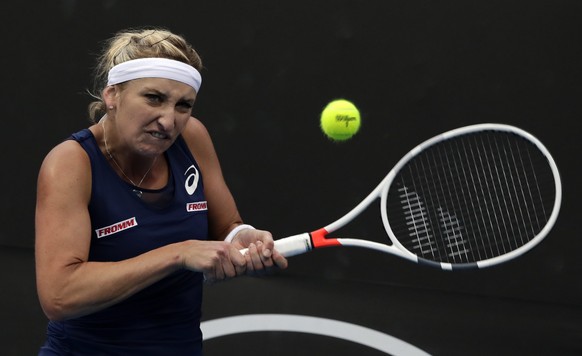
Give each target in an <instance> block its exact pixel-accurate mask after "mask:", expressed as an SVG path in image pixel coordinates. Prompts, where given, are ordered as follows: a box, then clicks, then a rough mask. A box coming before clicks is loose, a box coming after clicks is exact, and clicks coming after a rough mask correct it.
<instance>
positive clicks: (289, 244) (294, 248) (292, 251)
mask: <svg viewBox="0 0 582 356" xmlns="http://www.w3.org/2000/svg"><path fill="white" fill-rule="evenodd" d="M311 249H312V247H311V237H310V236H309V234H308V233H306V232H305V233H303V234H299V235H293V236H289V237H285V238H284V239H280V240H276V241H275V250H277V251H278V252H279V253H280V254H282V255H283V256H285V257H291V256H295V255H299V254H302V253H305V252H308V251H310V250H311ZM247 250H248V249H247V248H245V249H242V250H240V253H242V254H243V255H244V254H245V253H247Z"/></svg>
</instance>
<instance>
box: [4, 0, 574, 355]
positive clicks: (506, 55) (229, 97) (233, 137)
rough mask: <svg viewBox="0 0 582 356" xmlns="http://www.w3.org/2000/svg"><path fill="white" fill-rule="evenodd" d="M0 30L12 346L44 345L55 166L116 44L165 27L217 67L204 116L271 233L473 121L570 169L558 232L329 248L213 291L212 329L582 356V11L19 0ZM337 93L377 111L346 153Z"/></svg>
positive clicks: (333, 348) (462, 3)
mask: <svg viewBox="0 0 582 356" xmlns="http://www.w3.org/2000/svg"><path fill="white" fill-rule="evenodd" d="M0 20H1V21H0V23H1V25H0V26H2V30H3V31H2V33H3V36H2V37H3V41H2V45H1V47H0V48H1V51H2V52H1V53H2V57H3V58H2V63H3V70H2V72H3V74H2V78H3V80H2V85H1V86H0V94H1V97H2V99H3V100H2V102H3V104H4V105H3V120H2V126H3V127H2V129H3V133H4V135H3V139H2V140H0V158H1V162H2V166H3V167H4V168H3V170H2V174H1V175H0V177H1V185H0V186H1V187H2V195H3V197H2V199H0V209H1V214H0V219H1V220H0V261H1V262H0V266H1V267H2V268H0V280H1V281H2V285H3V286H4V287H3V288H2V290H1V291H0V295H1V297H0V320H2V324H1V326H0V341H1V344H2V345H4V346H3V350H2V351H0V353H2V354H5V355H32V354H35V353H36V352H37V350H38V347H39V345H40V344H41V343H42V341H43V338H44V329H45V327H46V318H45V317H44V315H43V314H42V311H41V310H40V307H39V304H38V301H37V298H36V294H35V293H36V291H35V286H34V256H33V243H34V225H33V224H34V204H35V187H36V174H37V172H38V168H39V166H40V163H41V161H42V159H43V157H44V156H45V155H46V153H47V152H48V151H49V150H50V149H51V148H52V147H53V146H54V145H55V144H57V143H58V142H60V141H61V140H62V139H63V138H65V137H67V136H68V135H69V134H70V133H72V132H74V131H76V130H79V129H81V128H84V127H86V126H87V125H88V120H87V115H86V106H87V104H88V103H89V101H90V98H89V96H88V95H87V94H86V93H85V90H86V89H87V88H89V87H90V85H91V79H92V78H91V74H92V66H93V65H94V58H95V55H96V54H97V53H98V52H99V50H100V48H101V43H102V41H103V40H105V39H107V38H109V37H110V36H111V35H112V34H113V33H114V32H116V31H118V30H120V29H123V28H127V27H133V26H164V27H168V28H169V29H171V30H172V31H174V32H176V33H180V34H183V35H184V36H185V37H186V38H187V39H188V40H189V41H190V42H192V43H193V44H194V46H195V48H196V49H197V50H198V51H199V53H200V55H201V56H202V58H203V60H204V63H205V67H206V68H205V70H204V71H203V78H204V83H203V86H202V89H201V91H200V95H199V97H198V101H197V104H196V106H195V108H194V113H195V116H197V117H198V118H200V119H201V120H202V121H203V122H204V123H205V124H206V126H207V127H208V129H209V131H210V133H211V134H212V136H213V138H214V143H215V145H216V149H217V151H218V153H219V156H220V158H221V162H222V166H223V170H224V174H225V176H226V179H227V182H228V183H229V185H230V188H231V190H232V192H233V194H234V195H235V197H236V199H237V201H238V205H239V209H240V211H241V213H242V215H243V217H244V218H245V220H246V222H248V223H250V224H252V225H254V226H256V227H260V228H264V229H269V230H271V231H272V232H273V233H274V235H276V236H281V237H282V236H285V235H289V234H296V233H299V232H303V231H309V230H313V229H315V228H319V227H320V226H322V225H325V224H327V223H329V222H331V221H333V220H335V219H336V218H338V217H340V216H342V215H343V214H345V213H346V212H347V211H348V210H349V209H350V208H351V207H353V206H354V205H355V204H357V203H358V202H359V201H361V200H362V199H363V198H364V197H365V196H366V195H367V194H368V193H369V192H370V191H371V190H372V189H373V188H374V187H375V186H376V185H377V184H378V183H379V181H380V180H381V179H382V178H383V177H384V175H385V174H386V173H387V172H388V171H389V169H390V168H391V167H392V166H393V165H394V164H395V163H396V162H397V161H398V159H399V158H400V157H401V156H402V155H404V154H405V153H406V152H407V151H408V150H409V149H411V148H412V147H414V146H415V145H416V144H418V143H420V142H421V141H424V140H425V139H428V138H430V137H432V136H433V135H436V134H438V133H441V132H443V131H446V130H449V129H453V128H456V127H459V126H464V125H469V124H474V123H481V122H499V123H505V124H511V125H515V126H519V127H521V128H523V129H525V130H527V131H529V132H531V133H532V134H534V135H535V136H537V137H538V138H539V139H540V140H541V141H542V142H544V144H545V145H546V146H547V147H548V149H549V150H550V152H552V154H553V156H554V158H555V160H556V162H557V164H558V166H559V168H560V172H561V175H562V183H563V191H564V197H563V203H562V209H561V214H560V217H559V219H558V221H557V224H556V226H555V227H554V229H553V230H552V232H551V234H550V235H549V237H548V238H547V239H546V240H545V241H543V242H542V244H541V245H539V246H537V247H536V248H535V249H534V250H532V251H531V252H529V253H528V254H526V255H525V256H523V257H521V258H519V259H517V260H514V261H511V262H509V263H507V264H504V265H501V266H498V267H493V268H491V269H487V270H483V271H463V272H459V273H457V272H454V273H450V272H442V271H437V270H433V269H430V268H428V267H422V266H417V265H415V264H411V263H409V262H407V261H403V260H401V259H398V258H396V257H392V256H388V255H384V254H380V253H377V252H370V251H362V250H359V249H333V248H330V249H327V250H322V251H314V252H312V253H310V254H307V255H302V256H297V257H294V258H292V259H291V260H290V264H291V265H290V268H289V269H288V270H286V271H284V272H280V273H277V274H275V275H273V276H270V277H267V278H261V279H258V278H242V279H239V280H235V281H230V282H227V283H223V284H219V285H216V286H212V287H209V288H207V290H206V300H205V315H204V320H211V319H215V318H219V317H226V316H232V315H242V314H254V313H280V314H300V315H310V316H319V317H323V318H328V319H334V320H341V321H346V322H350V323H354V324H356V325H362V326H366V327H369V328H372V329H375V330H378V331H381V332H383V333H386V334H389V335H393V336H395V337H397V338H400V339H402V340H404V341H406V342H409V343H411V344H414V345H416V346H417V347H419V348H421V349H423V350H425V351H426V352H428V353H431V354H434V355H467V354H472V355H505V354H507V355H522V354H523V355H526V354H527V355H531V354H537V355H558V354H559V355H574V354H582V322H581V321H582V309H581V308H582V278H581V273H582V262H580V250H581V249H582V242H581V239H580V237H579V235H578V234H579V231H578V230H579V229H578V228H577V226H578V225H577V223H576V221H577V220H578V208H577V203H578V201H579V200H580V197H581V194H580V187H579V185H578V182H579V181H580V180H581V178H582V177H581V171H580V168H579V162H580V159H579V157H578V156H579V151H580V143H579V140H580V138H579V130H580V128H581V127H582V124H580V119H579V118H580V116H581V114H582V105H581V104H580V100H579V98H580V95H581V94H582V90H581V83H582V70H581V66H580V64H581V63H582V38H581V37H582V36H581V35H582V28H581V27H582V21H581V20H582V3H581V2H579V1H560V0H555V1H551V2H550V1H541V0H531V1H466V0H458V1H428V0H406V1H404V0H402V1H401V0H394V1H380V0H378V1H355V0H353V1H347V0H344V1H329V0H319V1H305V0H299V1H298V0H295V1H258V0H254V1H224V0H223V1H165V2H158V1H149V0H145V1H144V0H142V1H116V0H103V1H91V2H83V1H75V0H61V1H44V2H40V1H39V2H34V3H32V2H27V1H20V2H14V1H11V2H6V3H4V4H3V9H2V13H1V15H0ZM335 98H346V99H349V100H352V101H353V102H354V103H355V104H356V105H357V106H358V107H359V108H360V110H361V113H362V117H363V122H362V127H361V130H360V132H359V133H358V134H357V135H356V136H355V137H354V138H353V139H352V140H350V141H348V142H345V143H341V144H338V143H333V142H330V141H329V140H327V139H326V138H325V137H323V135H322V133H321V132H320V130H319V127H318V125H319V113H320V112H321V110H322V109H323V107H324V106H325V104H326V103H327V102H329V101H330V100H332V99H335ZM358 221H359V223H358V224H357V226H353V227H351V228H350V229H352V230H351V231H350V232H351V233H353V234H357V235H359V236H364V237H371V236H381V234H382V230H381V227H380V226H379V225H380V220H379V217H378V214H377V212H376V210H375V209H371V211H370V212H367V213H366V214H364V215H363V216H362V217H361V219H360V220H358ZM206 349H207V354H208V355H210V356H211V355H224V354H227V353H232V352H237V354H239V355H255V354H256V353H257V352H261V353H263V354H265V353H266V354H275V353H277V354H279V355H295V354H300V353H301V354H304V355H319V354H336V355H352V354H355V353H359V354H360V355H378V354H382V353H380V352H378V351H374V350H372V349H369V348H365V347H362V346H358V345H356V344H353V343H350V342H348V341H345V340H339V339H333V338H318V337H316V336H314V335H308V334H301V333H285V332H262V333H248V334H237V335H231V336H227V337H222V338H217V339H213V340H210V341H208V342H207V344H206Z"/></svg>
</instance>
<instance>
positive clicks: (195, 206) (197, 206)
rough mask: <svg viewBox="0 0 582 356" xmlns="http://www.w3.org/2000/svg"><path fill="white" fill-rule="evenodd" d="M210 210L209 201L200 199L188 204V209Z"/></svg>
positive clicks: (188, 210)
mask: <svg viewBox="0 0 582 356" xmlns="http://www.w3.org/2000/svg"><path fill="white" fill-rule="evenodd" d="M204 210H208V203H207V202H206V201H198V202H192V203H187V204H186V211H187V212H193V211H204Z"/></svg>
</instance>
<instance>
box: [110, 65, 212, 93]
mask: <svg viewBox="0 0 582 356" xmlns="http://www.w3.org/2000/svg"><path fill="white" fill-rule="evenodd" d="M139 78H165V79H172V80H176V81H179V82H182V83H184V84H188V85H189V86H191V87H192V88H194V90H195V91H196V93H198V90H200V85H201V84H202V77H201V76H200V72H198V71H197V70H196V69H195V68H194V67H192V66H191V65H189V64H186V63H183V62H180V61H175V60H173V59H168V58H139V59H132V60H129V61H127V62H123V63H119V64H118V65H116V66H114V67H113V68H111V70H110V71H109V76H108V78H107V85H114V84H119V83H123V82H127V81H128V80H132V79H139Z"/></svg>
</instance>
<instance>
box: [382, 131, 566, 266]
mask: <svg viewBox="0 0 582 356" xmlns="http://www.w3.org/2000/svg"><path fill="white" fill-rule="evenodd" d="M380 196H381V216H382V222H383V224H384V228H385V230H386V233H387V234H388V236H389V237H390V240H391V241H392V243H393V247H395V248H397V249H398V250H400V251H401V252H402V255H404V257H408V258H409V259H415V258H417V259H418V262H419V263H422V264H428V265H432V266H435V267H438V268H441V269H446V270H451V269H469V268H485V267H489V266H492V265H496V264H500V263H503V262H506V261H508V260H511V259H513V258H516V257H518V256H520V255H522V254H524V253H525V252H527V251H529V250H531V249H532V248H533V247H534V246H536V245H537V244H539V243H540V242H541V241H542V240H543V239H544V238H545V237H546V236H547V234H548V233H549V231H550V230H551V228H552V227H553V225H554V224H555V222H556V219H557V217H558V213H559V209H560V204H561V196H562V186H561V181H560V175H559V172H558V169H557V166H556V164H555V162H554V159H553V158H552V156H551V154H550V153H549V151H548V150H547V148H546V147H545V146H544V145H543V144H542V143H541V142H540V141H539V140H538V139H537V138H535V137H534V136H533V135H531V134H530V133H528V132H526V131H524V130H522V129H519V128H516V127H514V126H510V125H502V124H478V125H472V126H467V127H463V128H459V129H456V130H452V131H449V132H446V133H443V134H441V135H438V136H436V137H434V138H432V139H430V140H428V141H425V142H424V143H422V144H420V145H418V146H417V147H415V148H414V149H412V150H411V151H410V152H409V153H408V154H406V155H405V156H404V157H403V158H402V159H401V160H400V161H399V162H398V163H397V164H396V166H395V167H394V169H393V170H392V171H391V172H390V173H389V174H388V176H387V177H386V178H385V180H384V181H383V183H382V190H381V193H380Z"/></svg>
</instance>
